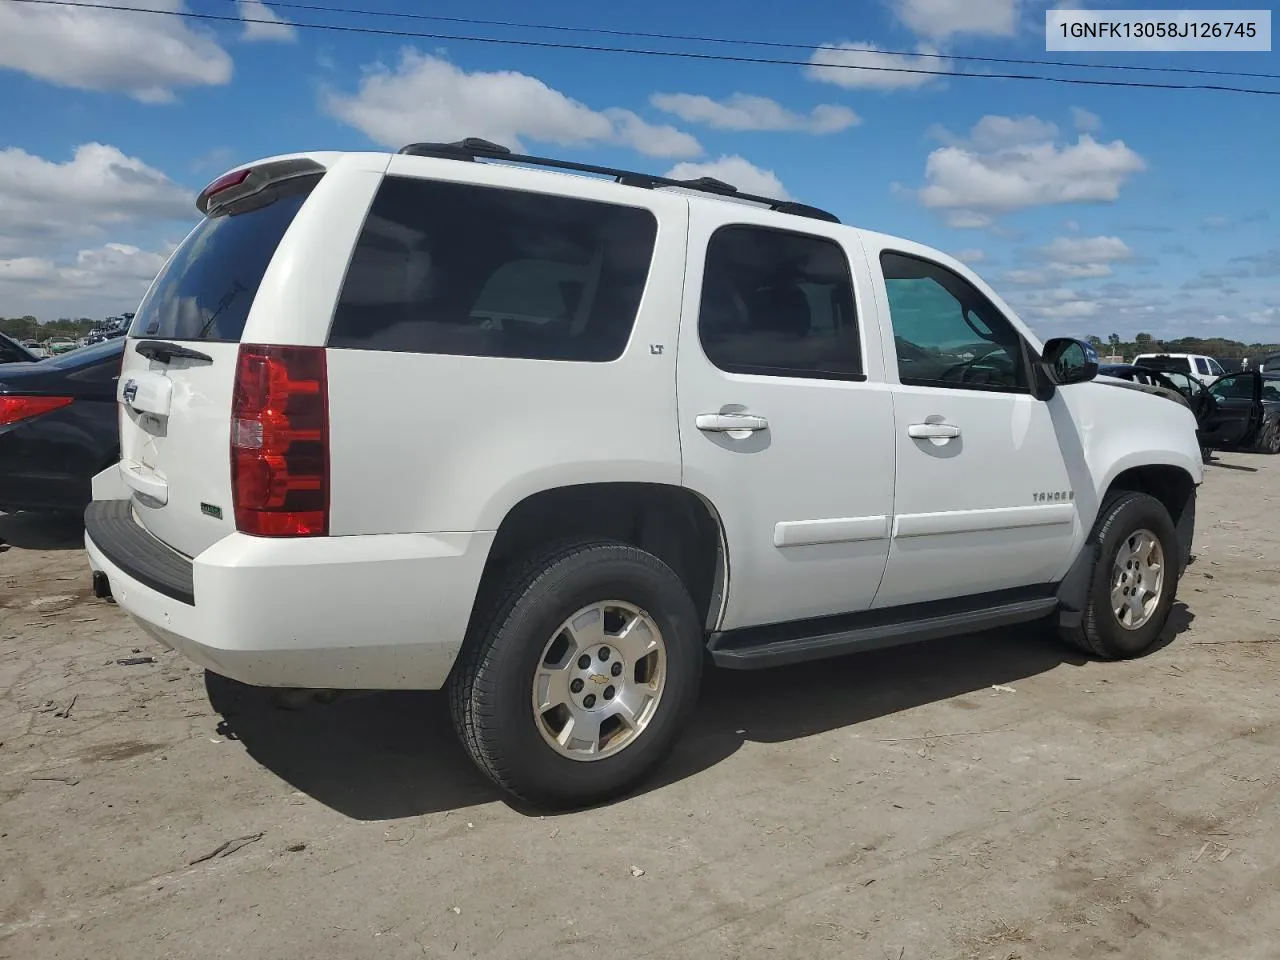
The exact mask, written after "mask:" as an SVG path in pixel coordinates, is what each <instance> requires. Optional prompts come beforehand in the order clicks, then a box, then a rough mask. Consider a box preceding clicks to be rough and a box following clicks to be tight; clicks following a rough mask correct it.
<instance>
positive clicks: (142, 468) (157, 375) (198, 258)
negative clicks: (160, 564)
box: [118, 158, 324, 557]
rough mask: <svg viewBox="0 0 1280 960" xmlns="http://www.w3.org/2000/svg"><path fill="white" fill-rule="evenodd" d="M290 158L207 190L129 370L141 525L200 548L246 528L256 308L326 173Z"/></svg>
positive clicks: (126, 474)
mask: <svg viewBox="0 0 1280 960" xmlns="http://www.w3.org/2000/svg"><path fill="white" fill-rule="evenodd" d="M323 171H324V168H323V167H322V166H320V165H319V164H317V163H314V162H311V161H306V160H301V159H296V158H295V159H286V160H281V161H275V162H274V163H265V164H261V165H258V166H255V167H254V168H252V170H251V171H250V170H241V171H236V172H233V173H231V174H228V175H227V176H225V177H222V178H219V180H216V181H214V183H212V184H210V185H209V187H207V188H205V190H204V191H203V192H202V193H201V195H200V199H199V201H198V204H197V205H198V206H199V207H200V209H201V210H202V211H207V216H206V217H205V218H204V220H202V221H201V223H200V224H199V225H198V226H197V227H196V228H195V229H194V230H193V231H192V232H191V233H190V234H189V235H188V236H187V238H186V240H184V241H183V243H182V244H181V245H180V246H179V247H178V249H177V250H176V251H175V252H174V253H173V255H172V256H171V257H170V259H169V261H168V263H166V264H165V266H164V268H163V269H162V270H161V272H160V274H159V275H158V276H157V277H156V279H155V281H154V282H153V283H152V286H151V289H150V290H149V291H148V292H147V295H146V297H145V298H144V299H143V301H142V303H141V304H140V305H139V307H138V312H137V315H136V316H135V317H134V319H133V323H132V325H131V327H130V329H129V339H128V341H127V344H126V348H125V354H124V362H123V365H122V368H121V374H120V385H119V394H118V397H119V400H120V409H121V415H120V468H119V469H120V473H121V477H122V479H123V480H124V482H125V483H126V484H127V485H128V486H129V487H130V489H131V490H132V500H133V504H134V512H135V515H136V517H137V519H138V520H139V522H141V524H142V525H143V526H144V527H146V529H147V530H148V531H150V532H151V534H152V535H154V536H155V537H156V538H158V539H159V540H161V541H163V542H164V543H166V544H168V545H169V546H170V547H172V548H173V549H174V550H177V551H178V552H179V553H183V554H185V555H187V556H191V557H194V556H195V555H197V554H198V553H200V552H201V551H203V550H205V549H206V548H208V547H209V546H211V545H212V544H214V543H216V542H217V541H219V540H221V539H222V538H223V537H225V536H227V535H228V534H229V533H232V532H233V531H234V530H235V529H236V516H235V510H234V505H233V490H232V486H233V484H232V470H231V450H230V436H231V420H232V397H233V393H234V391H235V385H236V376H237V357H238V353H239V349H240V339H241V336H242V335H243V333H244V329H245V324H246V322H247V320H248V317H249V310H250V307H251V305H252V304H253V301H254V297H255V296H256V294H257V292H258V287H259V285H260V284H261V283H262V279H263V276H264V274H265V273H266V271H267V267H268V265H269V264H270V263H271V260H272V258H273V256H274V255H275V253H276V249H277V247H278V246H279V244H280V241H281V239H282V238H283V237H284V235H285V232H286V231H287V230H288V229H289V226H290V225H291V224H292V223H293V221H294V218H295V216H296V215H297V213H298V211H299V210H300V209H301V208H302V206H303V204H304V203H305V202H306V201H307V198H308V197H309V196H310V195H311V192H312V190H313V189H314V188H315V186H316V184H317V183H318V182H319V180H320V178H321V176H323Z"/></svg>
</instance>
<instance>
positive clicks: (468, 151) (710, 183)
mask: <svg viewBox="0 0 1280 960" xmlns="http://www.w3.org/2000/svg"><path fill="white" fill-rule="evenodd" d="M398 152H399V153H404V154H408V155H409V156H413V157H438V158H440V159H443V160H463V161H469V162H473V161H475V160H479V159H484V160H502V161H505V162H507V163H524V164H528V165H530V166H534V167H550V168H552V169H556V170H573V171H576V172H578V173H595V174H600V175H602V176H606V177H612V178H613V179H614V180H615V181H616V182H617V183H621V184H624V185H626V186H629V187H643V188H645V189H648V190H652V189H653V188H654V187H680V188H682V189H685V190H696V191H698V192H699V193H709V194H712V195H714V196H719V197H733V198H734V199H736V200H747V201H749V202H751V203H760V204H764V205H765V206H767V207H768V208H769V209H770V210H775V211H777V212H778V213H790V214H794V215H795V216H798V217H809V218H810V219H813V220H825V221H826V222H827V223H839V222H840V218H839V217H837V216H836V215H835V214H834V213H828V212H827V211H826V210H820V209H819V208H817V207H811V206H809V205H808V204H805V203H795V202H794V201H791V200H775V199H773V198H771V197H761V196H757V195H755V194H753V193H743V192H742V191H741V190H739V189H738V188H737V187H735V186H733V184H730V183H725V182H724V181H722V180H716V179H715V178H714V177H698V178H697V179H694V180H673V179H671V178H670V177H659V176H655V175H654V174H651V173H636V172H635V171H632V170H619V169H617V168H615V167H602V166H597V165H596V164H592V163H578V162H576V161H573V160H556V159H554V158H553V157H532V156H526V155H524V154H519V153H512V152H511V150H510V149H509V148H508V147H504V146H502V145H501V144H498V143H491V142H490V141H488V140H482V139H480V138H479V137H467V138H466V139H465V140H459V141H457V142H455V143H411V144H408V145H407V146H404V147H401V148H400V150H399V151H398Z"/></svg>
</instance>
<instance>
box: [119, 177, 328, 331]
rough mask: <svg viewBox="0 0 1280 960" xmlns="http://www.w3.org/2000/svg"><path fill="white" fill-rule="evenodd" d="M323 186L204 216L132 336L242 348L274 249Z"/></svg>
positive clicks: (285, 187)
mask: <svg viewBox="0 0 1280 960" xmlns="http://www.w3.org/2000/svg"><path fill="white" fill-rule="evenodd" d="M318 182H319V178H318V177H301V178H297V179H293V180H286V181H283V182H281V183H280V185H279V186H277V187H274V188H270V189H269V190H268V191H266V192H264V194H262V195H259V196H258V197H255V198H251V200H250V201H248V202H247V203H246V204H243V205H240V206H233V207H232V208H230V211H229V212H227V213H220V214H219V215H218V216H215V217H206V218H205V219H204V221H203V222H201V224H200V225H199V226H198V227H196V229H195V230H194V231H193V232H192V233H191V234H190V235H189V236H188V237H187V239H186V240H184V241H183V242H182V246H180V247H179V248H178V250H177V252H176V253H175V254H174V255H173V257H172V258H171V259H170V260H169V263H168V264H166V265H165V267H164V269H163V270H161V271H160V275H159V276H158V277H157V278H156V282H155V283H154V284H153V286H152V288H151V292H150V293H148V294H147V296H146V298H145V299H144V300H143V301H142V304H141V306H139V307H138V314H137V316H135V317H134V318H133V325H132V326H131V327H130V328H129V336H131V337H156V338H158V339H162V340H210V341H223V342H228V341H229V342H236V341H238V340H239V339H240V337H241V335H242V334H243V333H244V325H245V321H246V320H247V319H248V317H249V307H250V306H252V304H253V298H254V297H255V296H256V295H257V293H258V285H259V284H261V283H262V276H263V274H265V273H266V272H267V265H268V264H270V263H271V258H272V257H274V256H275V253H276V247H278V246H279V245H280V240H281V238H283V237H284V234H285V231H286V230H288V229H289V224H291V223H293V218H294V217H295V216H296V215H297V213H298V210H299V209H301V207H302V204H303V203H304V202H305V201H306V199H307V197H308V196H309V195H310V193H311V191H312V190H313V189H314V188H315V185H316V183H318Z"/></svg>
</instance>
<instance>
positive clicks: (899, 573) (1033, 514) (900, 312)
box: [868, 249, 1079, 608]
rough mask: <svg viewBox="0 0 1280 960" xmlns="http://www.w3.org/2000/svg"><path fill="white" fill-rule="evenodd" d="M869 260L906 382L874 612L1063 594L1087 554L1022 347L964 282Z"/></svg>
mask: <svg viewBox="0 0 1280 960" xmlns="http://www.w3.org/2000/svg"><path fill="white" fill-rule="evenodd" d="M868 255H869V256H870V257H872V258H878V260H879V262H880V265H881V268H882V272H883V278H884V286H883V294H882V296H883V298H884V299H883V303H884V305H885V307H886V308H887V312H888V320H889V323H890V324H892V328H893V333H894V350H893V351H892V355H893V357H894V359H896V363H897V379H898V385H897V386H895V387H894V391H893V401H894V427H895V436H894V443H895V449H896V467H897V470H896V472H897V478H898V480H897V487H896V493H895V498H894V514H895V516H894V529H893V545H892V548H891V550H890V553H889V562H888V566H887V569H886V570H885V576H884V583H883V585H882V586H881V588H880V592H879V594H878V595H877V597H876V601H875V606H876V607H877V608H883V607H893V606H899V605H903V604H910V603H917V602H923V601H928V600H940V599H948V598H956V597H965V596H972V595H976V594H981V593H989V592H993V591H998V590H1006V589H1010V588H1014V587H1022V586H1032V585H1039V584H1048V583H1052V582H1054V581H1056V580H1058V579H1059V578H1061V577H1062V575H1063V574H1064V573H1065V571H1066V569H1067V567H1068V566H1069V565H1070V562H1071V557H1072V555H1073V553H1074V550H1075V545H1076V543H1077V542H1078V531H1079V520H1078V518H1077V508H1076V504H1075V493H1076V491H1075V490H1074V489H1073V488H1072V482H1071V479H1070V476H1069V473H1068V470H1067V464H1066V461H1065V459H1064V455H1063V451H1062V447H1061V446H1060V443H1059V438H1058V432H1057V431H1056V430H1055V423H1054V420H1055V414H1054V412H1053V410H1051V406H1050V404H1049V403H1045V402H1043V401H1040V400H1037V399H1036V398H1035V397H1034V396H1032V395H1031V390H1030V383H1031V380H1030V363H1029V353H1028V349H1027V347H1026V346H1025V344H1024V341H1023V339H1022V337H1021V336H1020V335H1019V333H1018V331H1017V330H1016V328H1015V327H1014V326H1013V325H1012V324H1011V323H1010V322H1009V321H1008V319H1007V318H1005V317H1004V316H1003V315H1002V314H1001V313H1000V311H999V310H998V309H996V307H995V306H994V305H993V304H992V303H991V301H990V300H989V299H988V298H987V297H985V296H984V295H983V294H982V293H981V292H979V291H978V289H977V288H976V287H975V286H974V285H973V284H971V283H970V282H969V281H967V280H966V279H964V278H963V277H961V276H960V275H959V274H958V273H956V272H955V271H953V270H950V269H948V268H947V267H944V266H942V265H941V264H938V263H935V262H933V261H931V260H929V259H926V258H924V257H922V256H916V255H912V254H909V253H902V252H898V251H895V250H888V249H884V250H869V251H868ZM887 325H888V324H886V326H887ZM1055 399H1057V400H1058V407H1059V409H1058V410H1057V413H1056V418H1057V419H1058V422H1059V423H1060V424H1061V425H1062V427H1063V432H1064V433H1066V432H1069V428H1070V424H1069V417H1068V416H1067V412H1066V409H1065V405H1064V404H1062V403H1061V398H1060V397H1058V398H1055Z"/></svg>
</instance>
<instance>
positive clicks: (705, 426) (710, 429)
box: [694, 413, 769, 436]
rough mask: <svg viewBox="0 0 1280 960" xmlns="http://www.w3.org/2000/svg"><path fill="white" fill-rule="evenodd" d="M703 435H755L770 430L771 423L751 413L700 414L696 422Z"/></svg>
mask: <svg viewBox="0 0 1280 960" xmlns="http://www.w3.org/2000/svg"><path fill="white" fill-rule="evenodd" d="M694 423H695V424H696V425H697V427H698V429H699V430H701V431H702V432H703V433H727V434H729V435H731V436H732V435H733V434H735V433H739V432H741V433H743V434H749V433H755V432H756V431H757V430H768V429H769V421H768V420H766V419H765V418H764V417H757V416H754V415H752V414H749V413H700V414H698V418H697V419H696V420H694Z"/></svg>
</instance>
